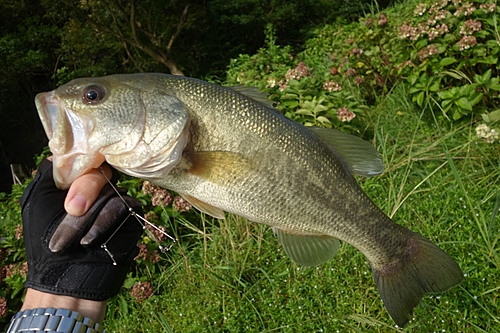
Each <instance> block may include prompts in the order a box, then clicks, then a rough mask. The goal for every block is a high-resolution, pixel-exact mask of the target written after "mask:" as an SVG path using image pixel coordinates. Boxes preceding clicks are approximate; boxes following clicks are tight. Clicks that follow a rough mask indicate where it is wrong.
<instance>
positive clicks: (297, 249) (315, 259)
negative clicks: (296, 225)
mask: <svg viewBox="0 0 500 333" xmlns="http://www.w3.org/2000/svg"><path fill="white" fill-rule="evenodd" d="M273 230H274V233H275V234H276V236H277V237H278V240H279V242H280V243H281V245H283V248H284V249H285V252H286V254H287V255H288V256H289V257H290V259H292V260H293V261H294V262H295V263H297V264H299V265H302V266H317V265H320V264H322V263H324V262H327V261H328V260H330V259H332V258H333V256H334V255H335V253H336V252H337V250H338V249H339V247H340V241H339V240H338V239H336V238H333V237H330V236H323V235H307V234H300V233H296V232H293V231H290V230H284V229H279V228H273Z"/></svg>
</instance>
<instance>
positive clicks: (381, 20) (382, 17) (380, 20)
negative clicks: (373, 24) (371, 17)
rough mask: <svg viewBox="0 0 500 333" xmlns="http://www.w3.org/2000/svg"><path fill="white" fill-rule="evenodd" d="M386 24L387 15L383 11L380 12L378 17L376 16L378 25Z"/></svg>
mask: <svg viewBox="0 0 500 333" xmlns="http://www.w3.org/2000/svg"><path fill="white" fill-rule="evenodd" d="M386 24H387V15H385V14H384V13H382V14H380V16H379V18H378V25H379V26H380V27H382V26H384V25H386Z"/></svg>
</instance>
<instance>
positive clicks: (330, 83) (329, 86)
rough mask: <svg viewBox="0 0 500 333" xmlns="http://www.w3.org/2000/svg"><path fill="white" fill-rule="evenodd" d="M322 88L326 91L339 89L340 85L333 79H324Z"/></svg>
mask: <svg viewBox="0 0 500 333" xmlns="http://www.w3.org/2000/svg"><path fill="white" fill-rule="evenodd" d="M323 89H325V90H327V91H328V92H332V91H341V90H342V86H341V85H340V84H338V83H337V82H335V81H326V82H325V83H324V84H323Z"/></svg>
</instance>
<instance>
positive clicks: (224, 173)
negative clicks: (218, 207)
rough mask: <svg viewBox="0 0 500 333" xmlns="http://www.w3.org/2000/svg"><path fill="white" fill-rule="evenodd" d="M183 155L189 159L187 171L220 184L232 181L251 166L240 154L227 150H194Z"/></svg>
mask: <svg viewBox="0 0 500 333" xmlns="http://www.w3.org/2000/svg"><path fill="white" fill-rule="evenodd" d="M185 156H186V158H187V159H189V160H190V161H191V167H190V168H189V169H188V170H187V171H188V172H189V173H191V174H193V175H196V176H198V177H200V178H203V179H205V180H206V181H209V182H211V183H214V184H218V185H221V186H224V185H227V184H228V183H232V182H234V179H235V178H236V177H241V176H242V175H244V174H246V173H247V172H248V171H249V170H250V168H251V167H252V165H251V162H250V161H249V160H248V159H247V158H245V157H243V156H242V155H241V154H238V153H232V152H227V151H196V152H191V153H185Z"/></svg>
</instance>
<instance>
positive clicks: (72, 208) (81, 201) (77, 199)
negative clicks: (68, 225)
mask: <svg viewBox="0 0 500 333" xmlns="http://www.w3.org/2000/svg"><path fill="white" fill-rule="evenodd" d="M85 207H87V199H85V198H84V197H82V196H81V195H75V196H74V197H73V199H71V201H70V202H69V203H68V205H67V207H66V212H68V214H71V215H74V216H80V215H83V213H84V212H85Z"/></svg>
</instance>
